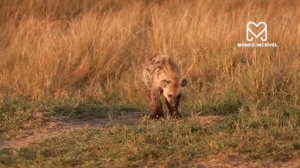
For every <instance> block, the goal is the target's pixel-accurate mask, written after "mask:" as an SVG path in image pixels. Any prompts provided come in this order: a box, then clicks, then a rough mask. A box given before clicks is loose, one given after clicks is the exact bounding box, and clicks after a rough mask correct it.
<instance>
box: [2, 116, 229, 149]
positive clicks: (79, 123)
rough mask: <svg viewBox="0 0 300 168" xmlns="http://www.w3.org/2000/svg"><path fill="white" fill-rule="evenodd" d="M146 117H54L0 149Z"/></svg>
mask: <svg viewBox="0 0 300 168" xmlns="http://www.w3.org/2000/svg"><path fill="white" fill-rule="evenodd" d="M146 118H147V117H143V115H142V114H141V113H140V112H130V113H127V114H126V115H125V114H122V115H116V116H109V117H107V118H94V119H93V118H86V119H74V118H73V119H70V118H68V117H55V118H53V119H52V120H51V121H50V122H48V124H47V125H46V126H45V127H43V128H39V129H33V130H30V133H28V134H27V135H26V136H23V137H19V138H13V139H10V140H6V141H3V142H1V143H0V149H3V148H23V147H28V146H30V145H32V144H37V143H40V142H42V141H44V140H46V139H48V138H52V137H56V136H59V135H61V134H66V133H68V132H70V131H74V130H76V129H82V128H93V127H105V126H110V125H133V124H137V123H139V122H143V121H145V120H146ZM223 118H224V117H220V116H197V117H193V119H195V120H197V121H199V123H202V124H206V123H211V122H214V121H218V120H222V119H223Z"/></svg>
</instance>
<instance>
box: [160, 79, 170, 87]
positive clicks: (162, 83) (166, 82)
mask: <svg viewBox="0 0 300 168" xmlns="http://www.w3.org/2000/svg"><path fill="white" fill-rule="evenodd" d="M168 83H170V82H169V81H167V80H162V81H161V82H160V86H161V87H162V88H166V87H167V84H168Z"/></svg>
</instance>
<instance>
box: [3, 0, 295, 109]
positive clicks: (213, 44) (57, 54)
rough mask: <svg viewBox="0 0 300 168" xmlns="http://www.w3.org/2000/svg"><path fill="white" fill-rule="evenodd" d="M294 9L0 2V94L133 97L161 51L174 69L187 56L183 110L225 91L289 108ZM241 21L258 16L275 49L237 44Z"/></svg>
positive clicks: (283, 5)
mask: <svg viewBox="0 0 300 168" xmlns="http://www.w3.org/2000/svg"><path fill="white" fill-rule="evenodd" d="M299 9H300V2H299V1H297V0H288V1H284V0H279V1H273V0H265V1H262V0H254V1H242V0H224V1H214V0H209V1H205V0H201V1H196V0H193V1H187V0H175V1H171V0H170V1H167V0H166V1H163V0H161V1H159V0H156V1H147V0H145V1H137V0H136V1H134V0H132V1H117V0H105V1H96V0H87V1H72V0H63V1H58V0H57V1H53V0H44V1H42V0H28V1H25V0H22V1H16V0H14V1H10V0H4V1H1V2H0V19H1V20H0V51H1V52H0V95H1V98H2V99H4V98H7V97H9V98H20V97H24V98H26V100H29V101H36V100H45V99H49V98H55V99H58V98H65V97H75V98H79V99H86V98H93V99H98V100H101V101H111V100H114V101H115V102H122V103H132V104H139V103H140V102H141V100H142V99H143V90H142V89H140V76H139V75H140V68H141V67H140V65H141V63H142V62H143V61H144V59H145V58H146V57H150V56H152V55H153V54H169V55H172V56H173V57H174V58H175V60H176V61H177V62H178V64H179V66H180V68H181V69H182V71H183V73H186V72H187V69H188V68H189V67H190V66H191V65H192V64H193V63H194V61H196V63H195V64H194V66H193V68H192V69H191V71H189V72H188V73H187V78H188V79H189V81H190V85H189V88H188V90H187V95H188V96H187V97H186V105H187V106H189V107H194V108H196V106H197V105H199V104H206V103H208V104H209V103H217V102H219V100H220V99H221V98H222V97H224V96H226V94H227V93H230V94H234V95H235V96H237V97H238V99H241V100H242V101H243V103H246V104H247V103H249V104H251V106H253V107H254V108H256V107H257V106H260V105H261V104H263V105H265V104H268V105H270V104H272V103H273V102H274V103H275V104H277V103H280V104H285V103H286V104H291V105H294V106H297V107H298V105H299V103H300V99H299V98H300V97H299V93H300V85H299V83H300V76H299V71H300V60H299V56H300V55H299V49H300V48H299V46H300V22H299V21H300V10H299ZM248 21H266V22H267V24H268V26H269V27H268V36H269V39H268V42H276V43H277V44H278V46H279V47H278V48H237V47H236V44H237V43H238V42H245V41H246V40H245V33H246V30H245V26H246V23H247V22H248ZM142 102H143V101H142ZM271 102H272V103H271Z"/></svg>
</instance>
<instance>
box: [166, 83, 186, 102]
mask: <svg viewBox="0 0 300 168" xmlns="http://www.w3.org/2000/svg"><path fill="white" fill-rule="evenodd" d="M186 86H187V80H186V79H184V78H182V79H176V78H175V79H164V80H162V81H161V88H162V92H163V93H162V94H163V96H164V97H165V98H166V99H167V101H168V102H169V103H170V105H171V106H172V107H176V106H178V105H179V102H180V98H181V96H182V95H183V94H184V87H186Z"/></svg>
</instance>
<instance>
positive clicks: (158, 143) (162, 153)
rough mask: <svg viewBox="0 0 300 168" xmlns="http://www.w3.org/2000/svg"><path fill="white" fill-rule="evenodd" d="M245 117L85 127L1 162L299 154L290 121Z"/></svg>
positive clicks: (6, 154)
mask: <svg viewBox="0 0 300 168" xmlns="http://www.w3.org/2000/svg"><path fill="white" fill-rule="evenodd" d="M246 115H247V114H240V115H231V116H228V117H227V118H226V119H225V120H223V121H218V122H215V123H211V124H201V123H199V121H197V120H195V119H193V118H187V119H185V120H181V121H178V120H160V121H146V122H143V123H140V124H137V125H131V126H128V125H119V126H111V127H103V128H98V129H82V130H78V131H73V132H71V133H69V134H66V135H62V136H58V137H55V138H52V139H48V140H46V141H44V142H42V143H40V144H38V145H34V146H30V147H27V148H21V149H12V148H9V149H3V150H1V151H0V156H1V157H0V158H1V159H0V164H2V165H3V166H13V167H15V166H17V167H18V166H34V167H36V166H42V167H50V166H54V165H55V166H82V167H94V166H101V167H106V166H113V167H120V166H122V167H124V166H125V167H127V166H149V167H151V166H154V165H157V164H159V165H166V166H191V165H197V163H198V162H199V160H200V159H206V160H209V159H214V158H217V157H218V156H220V155H236V156H237V157H239V158H240V159H241V160H244V161H246V160H264V161H288V160H291V159H294V158H297V157H299V156H300V150H299V149H300V148H299V142H300V137H299V135H300V129H299V127H297V126H296V127H294V126H293V125H290V124H289V123H288V122H283V123H281V124H278V123H277V122H278V118H272V117H270V118H269V120H255V118H253V117H251V116H250V115H248V116H246ZM245 117H248V118H249V119H245ZM264 125H268V127H265V126H264Z"/></svg>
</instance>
